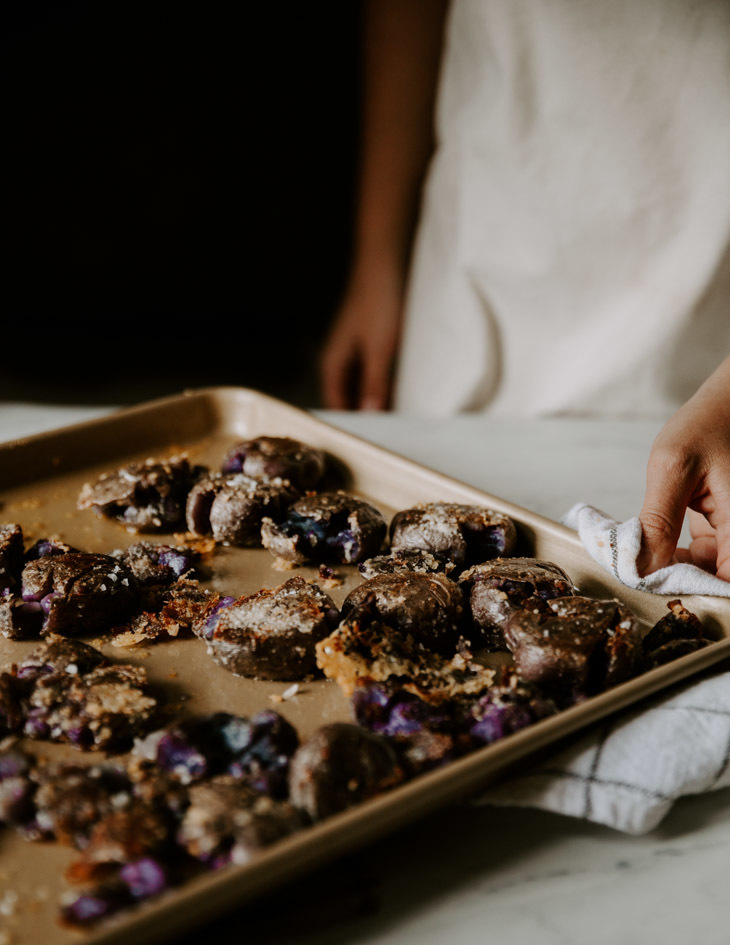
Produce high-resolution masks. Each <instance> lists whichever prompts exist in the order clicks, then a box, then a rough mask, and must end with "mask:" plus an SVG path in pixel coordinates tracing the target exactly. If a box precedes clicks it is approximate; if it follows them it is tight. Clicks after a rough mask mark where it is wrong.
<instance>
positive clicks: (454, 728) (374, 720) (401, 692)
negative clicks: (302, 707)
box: [351, 683, 472, 776]
mask: <svg viewBox="0 0 730 945" xmlns="http://www.w3.org/2000/svg"><path fill="white" fill-rule="evenodd" d="M351 705H352V711H353V715H354V718H355V721H356V722H357V724H358V725H361V726H362V727H363V728H366V729H368V730H369V731H371V732H375V734H377V735H383V736H385V737H386V738H388V740H389V741H390V742H391V744H392V745H393V747H394V748H395V750H396V752H397V753H398V755H399V757H400V758H401V760H402V762H403V764H404V767H405V769H406V771H407V773H408V774H409V776H412V775H416V774H419V773H420V772H422V771H428V770H430V769H431V768H436V767H440V766H441V765H444V764H446V763H447V762H449V761H451V760H452V759H454V758H457V757H459V756H460V755H462V754H465V753H466V752H467V751H469V750H470V748H471V747H472V745H471V739H470V738H469V736H468V734H467V733H466V725H465V719H464V716H465V714H466V711H467V710H466V709H465V705H464V704H463V703H461V702H451V703H442V704H440V705H433V704H432V703H429V702H426V701H424V700H423V699H420V698H419V697H418V696H417V695H415V693H412V692H409V691H408V690H406V689H403V688H401V687H400V686H399V685H398V684H397V683H390V684H388V683H385V684H384V683H380V684H374V683H371V684H369V685H364V686H359V687H358V688H357V689H356V690H355V692H354V693H353V695H352V699H351Z"/></svg>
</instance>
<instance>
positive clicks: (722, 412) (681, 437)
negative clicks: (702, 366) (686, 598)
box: [638, 358, 730, 581]
mask: <svg viewBox="0 0 730 945" xmlns="http://www.w3.org/2000/svg"><path fill="white" fill-rule="evenodd" d="M687 509H689V510H690V532H691V535H692V542H691V544H690V547H689V549H687V550H685V549H677V542H678V540H679V535H680V532H681V529H682V522H683V520H684V515H685V512H686V511H687ZM639 519H640V521H641V525H642V530H643V534H644V542H643V547H642V551H641V554H640V556H639V560H638V569H639V573H640V574H649V573H651V572H652V571H656V570H658V569H659V568H662V567H664V566H665V565H667V564H670V563H672V562H673V561H675V560H682V561H689V562H691V563H693V564H697V565H699V566H700V567H702V568H704V569H705V570H708V571H711V572H714V573H716V574H717V576H718V577H720V578H722V579H724V580H726V581H730V358H729V359H727V360H726V361H725V362H723V364H721V365H720V367H719V368H718V369H717V371H715V373H714V374H712V375H711V377H710V378H709V379H708V380H707V381H706V382H705V384H703V385H702V387H701V388H700V389H699V391H698V392H697V393H696V394H695V395H694V397H692V398H691V399H690V400H689V401H687V403H686V404H685V405H684V406H683V407H682V408H680V410H678V411H677V413H675V414H674V416H673V417H672V418H671V419H670V420H669V422H668V423H667V424H666V425H665V426H664V427H663V428H662V430H661V431H660V433H659V435H658V436H657V438H656V440H655V441H654V444H653V446H652V449H651V453H650V456H649V463H648V467H647V476H646V494H645V497H644V504H643V506H642V509H641V512H640V513H639Z"/></svg>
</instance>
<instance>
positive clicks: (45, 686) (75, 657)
mask: <svg viewBox="0 0 730 945" xmlns="http://www.w3.org/2000/svg"><path fill="white" fill-rule="evenodd" d="M8 675H10V674H3V678H5V677H7V676H8ZM11 678H12V679H14V680H15V685H16V686H17V687H18V689H19V693H20V704H21V709H22V719H23V733H24V734H25V735H26V736H28V737H29V738H33V739H46V740H49V741H60V742H67V743H68V744H70V745H72V746H73V747H74V748H79V749H82V750H90V749H106V750H117V749H121V748H124V747H126V746H127V745H129V744H130V743H131V741H132V739H133V738H134V736H136V735H138V734H140V733H141V732H143V731H144V730H145V728H146V727H147V726H148V724H149V722H150V721H151V719H152V718H153V717H154V713H155V710H156V707H157V703H156V700H155V699H154V698H153V697H152V696H150V695H149V694H148V693H147V674H146V672H145V671H144V669H142V668H140V667H137V666H131V665H129V664H125V663H110V662H109V661H108V660H106V659H105V657H104V656H103V655H102V654H101V653H99V651H98V650H95V648H94V647H91V646H87V645H86V644H84V643H80V642H78V641H75V640H64V639H61V638H56V639H53V640H51V641H50V642H49V643H46V644H44V645H43V646H41V647H39V648H38V649H37V650H36V651H35V652H34V653H33V654H31V656H30V657H29V659H28V660H26V661H25V662H23V663H21V664H20V665H19V666H18V668H17V671H16V674H15V676H11Z"/></svg>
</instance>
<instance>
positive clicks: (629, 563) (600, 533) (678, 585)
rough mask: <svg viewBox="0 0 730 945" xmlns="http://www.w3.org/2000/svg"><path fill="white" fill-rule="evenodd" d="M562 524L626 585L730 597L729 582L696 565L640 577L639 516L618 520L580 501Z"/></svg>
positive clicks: (671, 567) (672, 567)
mask: <svg viewBox="0 0 730 945" xmlns="http://www.w3.org/2000/svg"><path fill="white" fill-rule="evenodd" d="M563 524H564V525H567V526H568V527H569V528H574V529H576V530H577V532H578V534H579V536H580V540H581V541H582V542H583V546H584V548H585V549H586V551H587V552H588V553H589V554H590V556H591V557H592V558H594V559H595V560H596V561H597V562H598V563H599V564H601V565H603V567H604V568H606V569H607V570H609V571H610V572H611V573H612V574H613V575H614V577H615V578H617V579H618V580H619V581H621V583H622V584H625V585H626V586H627V587H633V588H636V589H637V590H640V591H649V592H651V593H652V594H709V595H712V596H715V597H730V582H728V581H723V580H721V579H720V578H718V577H715V576H714V575H713V574H708V573H707V572H706V571H703V570H702V569H701V568H698V567H696V566H695V565H693V564H670V565H668V566H667V567H666V568H661V569H660V570H659V571H655V572H654V573H653V574H647V575H646V577H641V576H640V575H639V572H638V571H637V569H636V561H637V558H638V556H639V552H640V550H641V522H640V521H639V519H638V518H630V519H628V520H627V521H625V522H617V521H615V520H614V519H612V518H610V517H609V516H608V515H605V514H604V513H603V512H601V511H599V510H598V509H596V508H594V507H593V506H592V505H586V504H585V503H579V504H578V505H574V506H573V508H572V509H570V511H569V512H568V513H567V515H566V516H565V517H564V518H563Z"/></svg>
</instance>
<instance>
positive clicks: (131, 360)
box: [0, 0, 360, 406]
mask: <svg viewBox="0 0 730 945" xmlns="http://www.w3.org/2000/svg"><path fill="white" fill-rule="evenodd" d="M2 9H3V12H2V13H0V18H1V19H2V20H3V21H4V22H3V23H2V28H1V29H0V35H1V36H2V40H1V44H2V45H1V48H0V53H1V56H0V70H1V78H2V88H3V89H4V99H5V101H4V107H3V112H4V121H3V125H4V128H3V140H4V144H3V152H4V156H5V165H6V170H5V173H4V181H5V187H4V188H3V189H4V191H5V198H4V200H3V205H4V206H3V210H2V215H1V217H0V239H1V241H2V246H1V250H2V256H3V260H4V269H5V275H4V277H3V284H4V293H3V294H4V297H5V303H4V305H3V308H4V310H5V315H4V318H3V322H4V329H3V335H4V338H5V345H4V357H3V370H2V372H0V374H1V377H0V398H2V399H6V400H7V399H31V400H33V399H38V400H48V399H51V400H57V401H60V402H64V401H65V402H77V403H83V402H88V403H93V402H99V403H133V402H136V401H139V400H144V399H147V398H149V397H154V396H158V395H161V394H166V393H176V392H178V391H180V390H182V389H184V388H189V387H199V386H205V385H209V384H213V385H217V384H240V385H244V386H250V387H255V388H258V389H261V390H265V391H267V392H269V393H273V394H274V395H276V396H280V397H284V398H285V399H288V400H291V401H293V402H295V403H299V404H301V405H303V406H316V405H317V403H318V402H319V398H318V384H317V372H316V360H317V353H318V350H319V347H320V344H321V341H322V337H323V335H324V333H325V331H326V329H327V326H328V323H329V321H330V319H331V317H332V313H333V311H334V308H335V306H336V303H337V299H338V297H339V294H340V292H341V289H342V283H343V279H344V276H345V271H346V267H347V263H348V259H349V252H350V230H351V212H352V190H353V181H354V175H355V158H356V153H357V141H356V136H357V102H358V95H357V74H358V62H357V56H358V37H359V18H360V9H359V5H358V4H357V3H355V2H352V0H347V2H341V0H340V2H319V3H314V4H301V3H283V4H282V3H276V4H273V3H258V4H251V3H248V4H230V5H223V4H221V5H218V4H215V3H212V4H211V3H209V4H200V3H199V4H186V3H184V2H182V3H175V4H172V3H170V4H168V3H137V2H134V0H125V2H124V3H121V2H106V0H105V2H104V3H98V2H97V3H92V2H80V0H78V2H61V0H55V2H51V0H48V2H39V0H26V2H23V3H19V2H14V3H10V4H5V5H3V8H2Z"/></svg>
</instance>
